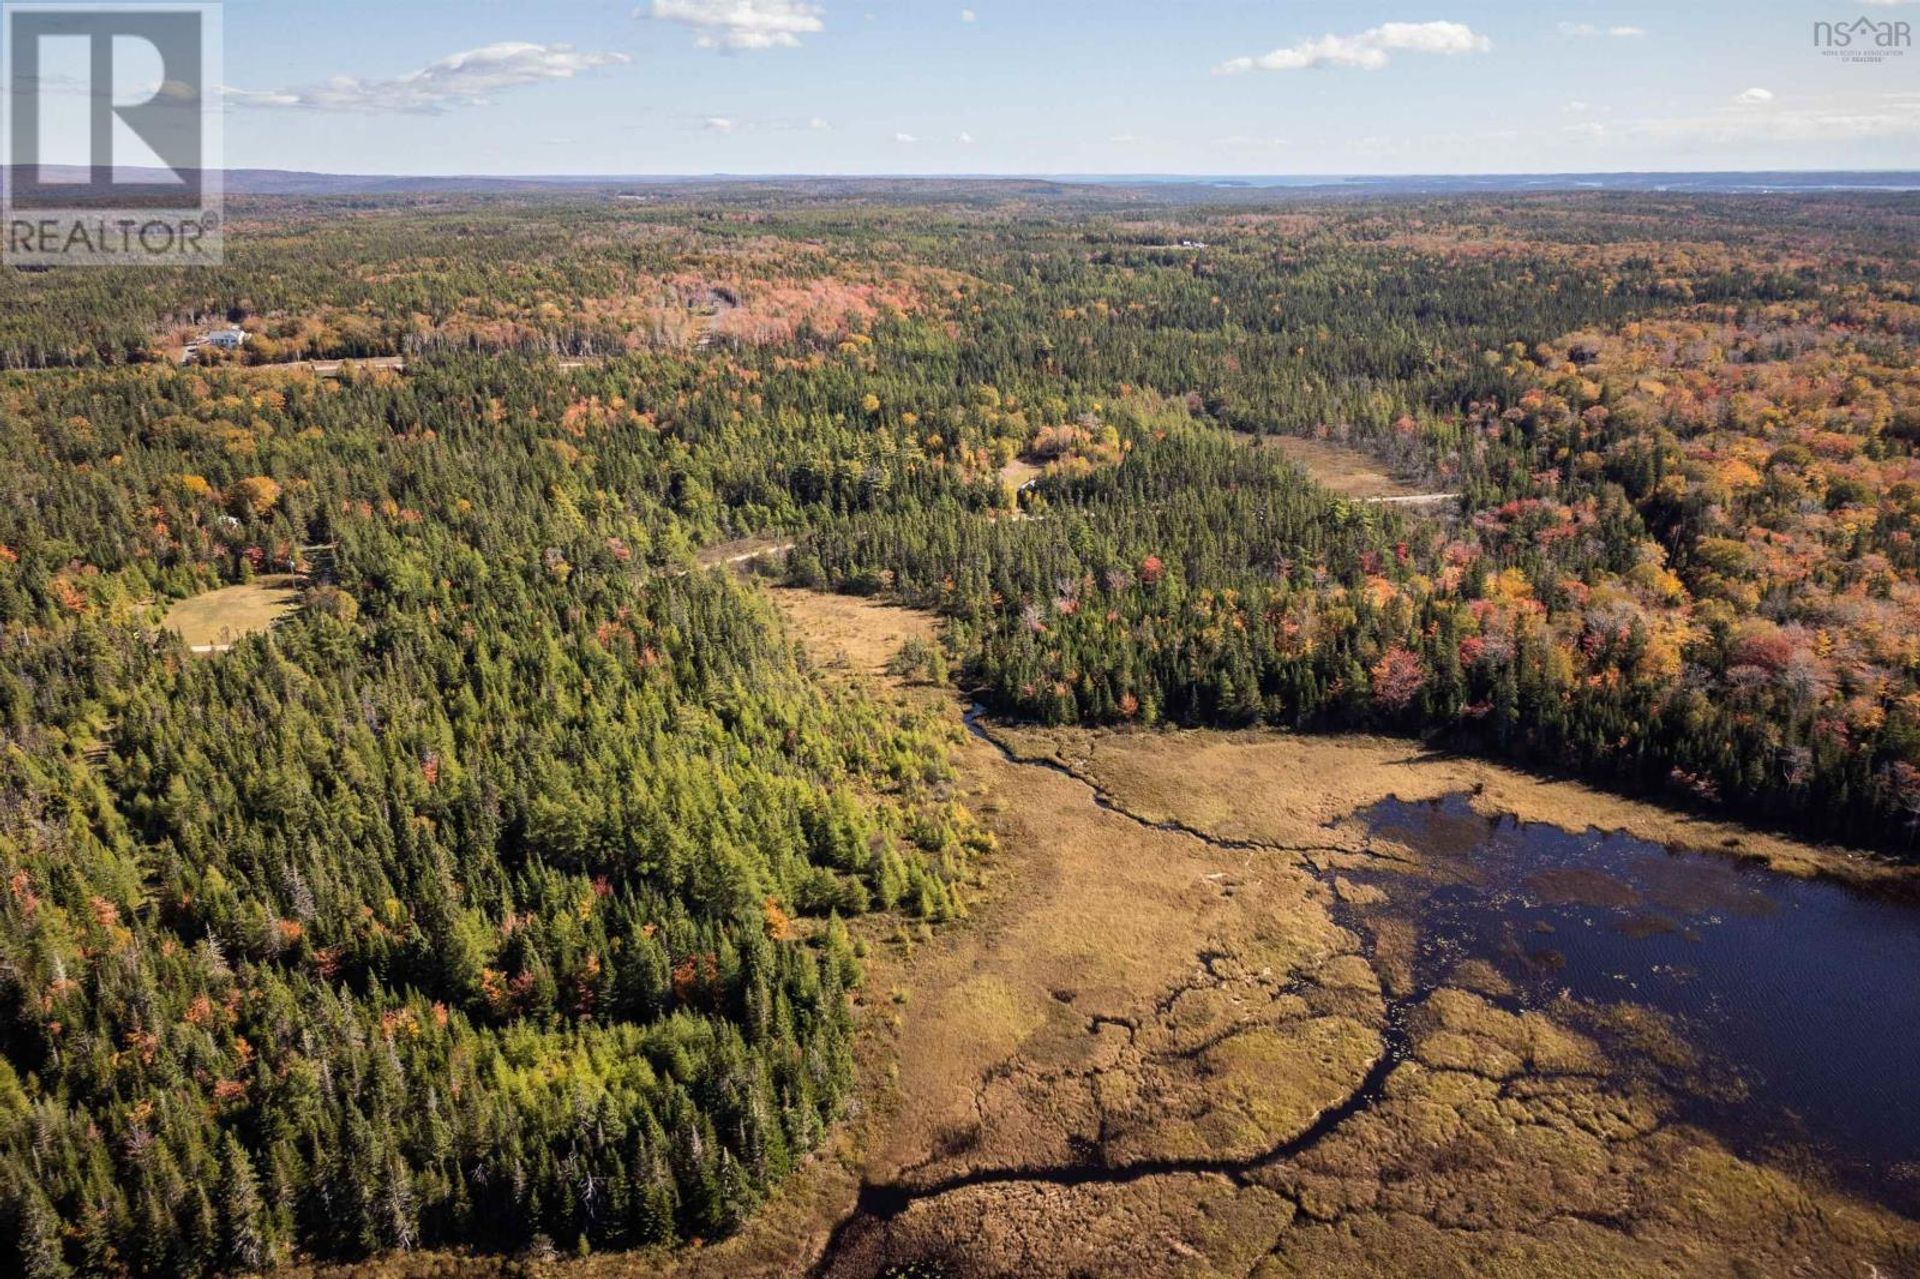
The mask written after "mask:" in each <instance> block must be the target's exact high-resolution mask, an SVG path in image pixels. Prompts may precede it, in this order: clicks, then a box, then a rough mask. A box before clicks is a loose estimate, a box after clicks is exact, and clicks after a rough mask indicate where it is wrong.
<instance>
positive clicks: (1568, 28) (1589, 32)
mask: <svg viewBox="0 0 1920 1279" xmlns="http://www.w3.org/2000/svg"><path fill="white" fill-rule="evenodd" d="M1560 34H1561V35H1563V36H1573V37H1575V38H1576V39H1581V40H1590V39H1592V38H1593V37H1595V36H1612V37H1613V38H1615V39H1617V40H1618V39H1626V40H1631V39H1636V38H1638V37H1640V36H1643V35H1645V34H1647V29H1646V28H1645V27H1597V26H1595V25H1594V24H1593V23H1591V22H1563V23H1561V24H1560Z"/></svg>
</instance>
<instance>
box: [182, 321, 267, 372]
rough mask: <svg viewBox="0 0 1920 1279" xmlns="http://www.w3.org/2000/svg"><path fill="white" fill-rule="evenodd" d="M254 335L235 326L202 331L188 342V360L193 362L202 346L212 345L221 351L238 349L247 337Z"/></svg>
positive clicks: (245, 342)
mask: <svg viewBox="0 0 1920 1279" xmlns="http://www.w3.org/2000/svg"><path fill="white" fill-rule="evenodd" d="M252 336H253V334H251V333H249V332H247V331H246V330H245V329H234V328H227V329H215V330H213V331H212V332H211V333H202V334H201V335H200V336H199V337H197V338H195V339H194V340H193V341H191V342H189V343H187V354H186V359H187V362H188V363H191V362H192V361H193V358H194V357H195V356H196V355H198V354H199V353H200V350H201V348H202V347H209V346H210V347H214V348H215V349H217V350H221V351H238V350H239V349H240V348H241V347H243V346H245V345H246V344H247V339H249V338H251V337H252Z"/></svg>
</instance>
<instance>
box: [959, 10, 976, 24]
mask: <svg viewBox="0 0 1920 1279" xmlns="http://www.w3.org/2000/svg"><path fill="white" fill-rule="evenodd" d="M979 17H980V15H979V14H977V13H975V12H974V11H973V10H971V9H962V10H961V11H960V21H962V22H975V21H978V20H979Z"/></svg>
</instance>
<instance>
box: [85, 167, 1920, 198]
mask: <svg viewBox="0 0 1920 1279" xmlns="http://www.w3.org/2000/svg"><path fill="white" fill-rule="evenodd" d="M52 171H53V172H54V173H55V174H57V175H59V176H60V177H61V178H62V179H78V178H80V177H82V176H83V175H84V172H85V171H84V169H82V168H81V167H80V166H52ZM161 176H162V173H161V171H158V170H140V169H126V170H121V171H120V173H119V177H120V178H121V179H122V180H123V181H156V180H159V178H160V177H161ZM223 176H224V185H225V190H226V192H227V193H228V194H229V195H263V196H330V195H343V196H344V195H503V194H525V193H534V192H541V191H581V190H614V189H623V188H624V189H628V190H645V189H661V188H668V189H677V190H688V189H701V188H712V187H718V186H729V187H738V186H761V187H773V188H778V187H791V188H795V189H803V190H805V191H806V192H807V193H809V194H812V195H825V194H837V195H861V194H867V195H873V194H900V193H903V192H906V191H910V190H913V189H914V188H920V189H922V190H924V189H927V188H944V189H947V190H948V191H951V189H952V188H953V187H955V186H960V185H974V184H978V185H982V186H986V185H994V186H999V187H1002V188H1005V187H1008V186H1012V187H1025V188H1027V189H1029V190H1030V191H1031V192H1032V193H1034V194H1041V193H1044V192H1046V191H1047V190H1049V189H1052V190H1058V189H1060V188H1069V187H1071V188H1085V187H1090V186H1094V187H1119V188H1133V189H1150V190H1153V191H1154V192H1156V193H1157V194H1166V193H1167V192H1168V191H1169V190H1170V189H1171V190H1178V191H1182V192H1185V193H1187V194H1188V195H1189V196H1192V195H1196V194H1199V193H1202V192H1214V193H1219V192H1241V193H1246V192H1280V191H1285V192H1290V193H1295V194H1316V195H1339V194H1348V193H1363V194H1368V195H1382V194H1409V195H1421V194H1439V195H1444V194H1454V193H1471V192H1527V191H1580V190H1600V191H1697V192H1727V193H1740V192H1817V191H1860V190H1886V191H1912V190H1920V171H1911V170H1902V171H1864V172H1863V171H1846V170H1834V171H1825V172H1754V173H1734V172H1727V173H1716V172H1698V173H1522V174H1418V175H1368V174H1309V175H1296V176H1272V177H1257V176H1256V177H1248V176H1207V175H1204V174H1190V175H1188V174H1045V175H1031V176H1022V175H994V174H958V175H952V176H925V177H910V176H885V175H881V176H836V175H807V174H793V175H778V174H759V175H735V174H706V175H684V176H664V177H663V176H657V175H644V174H632V175H618V174H520V175H517V174H448V175H430V174H372V173H358V174H356V173H307V172H301V171H299V170H292V169H228V170H226V172H225V174H224V175H223Z"/></svg>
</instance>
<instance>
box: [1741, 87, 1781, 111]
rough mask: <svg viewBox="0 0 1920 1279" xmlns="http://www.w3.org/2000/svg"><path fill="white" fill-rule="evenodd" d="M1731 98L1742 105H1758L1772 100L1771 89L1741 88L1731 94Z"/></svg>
mask: <svg viewBox="0 0 1920 1279" xmlns="http://www.w3.org/2000/svg"><path fill="white" fill-rule="evenodd" d="M1733 100H1734V101H1735V102H1738V103H1739V104H1740V105H1742V106H1748V107H1752V106H1758V105H1760V104H1761V103H1763V102H1771V101H1773V91H1772V90H1771V89H1742V90H1741V91H1740V92H1739V93H1736V94H1734V95H1733Z"/></svg>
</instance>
